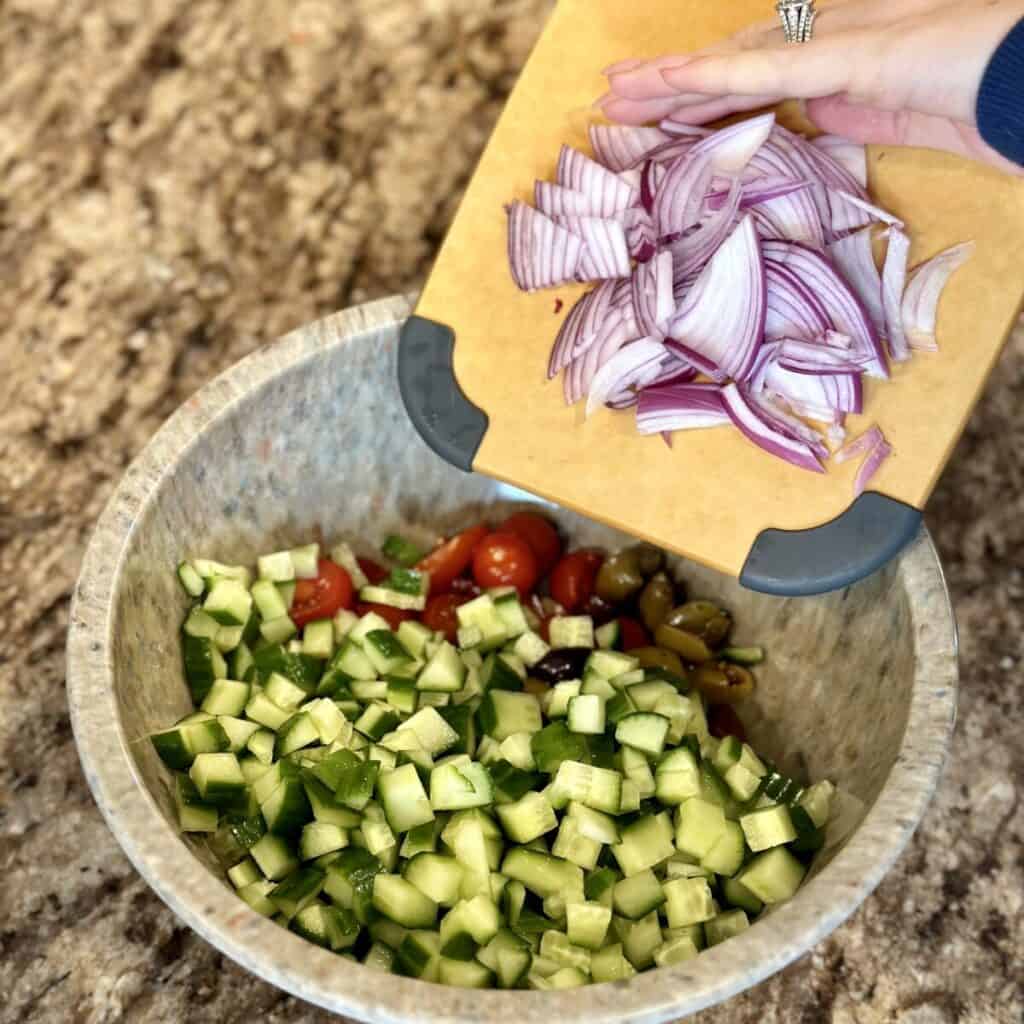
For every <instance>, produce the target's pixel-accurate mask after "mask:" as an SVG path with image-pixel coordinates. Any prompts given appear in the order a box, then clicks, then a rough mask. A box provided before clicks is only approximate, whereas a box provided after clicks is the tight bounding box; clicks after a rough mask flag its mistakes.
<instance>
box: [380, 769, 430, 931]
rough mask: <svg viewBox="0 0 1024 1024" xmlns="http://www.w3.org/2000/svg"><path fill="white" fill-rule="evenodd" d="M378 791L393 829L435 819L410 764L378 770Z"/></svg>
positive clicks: (405, 828)
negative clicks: (387, 769) (387, 770)
mask: <svg viewBox="0 0 1024 1024" xmlns="http://www.w3.org/2000/svg"><path fill="white" fill-rule="evenodd" d="M377 792H378V794H379V795H380V802H381V806H382V807H383V808H384V813H385V815H387V819H388V824H389V825H390V826H391V829H392V831H394V832H408V831H409V829H411V828H416V826H417V825H423V824H426V822H428V821H433V820H434V811H433V808H432V807H431V805H430V800H429V798H428V797H427V793H426V790H425V789H424V788H423V783H422V782H421V781H420V777H419V773H418V772H417V771H416V768H415V767H414V766H413V765H411V764H405V765H402V766H401V767H400V768H396V769H395V770H394V771H391V772H383V773H381V775H379V776H378V778H377ZM410 927H412V926H411V925H410Z"/></svg>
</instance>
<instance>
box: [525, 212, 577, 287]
mask: <svg viewBox="0 0 1024 1024" xmlns="http://www.w3.org/2000/svg"><path fill="white" fill-rule="evenodd" d="M582 255H583V242H582V241H581V240H580V239H578V238H577V237H576V236H575V235H573V234H572V233H571V232H569V231H566V230H565V228H562V227H559V226H558V225H557V224H556V223H555V222H554V221H553V220H551V219H550V218H549V217H545V216H544V215H543V214H542V213H538V212H537V211H536V210H534V209H533V208H532V207H529V206H527V205H526V204H525V203H521V202H518V201H517V202H514V203H512V204H511V205H510V206H509V207H508V261H509V266H510V268H511V270H512V278H513V280H514V281H515V283H516V285H517V286H518V287H519V288H521V289H522V290H523V291H531V292H532V291H536V290H537V289H538V288H550V287H553V286H554V285H559V284H567V283H568V282H569V281H572V280H574V279H575V277H576V273H577V271H578V270H579V265H580V259H581V258H582Z"/></svg>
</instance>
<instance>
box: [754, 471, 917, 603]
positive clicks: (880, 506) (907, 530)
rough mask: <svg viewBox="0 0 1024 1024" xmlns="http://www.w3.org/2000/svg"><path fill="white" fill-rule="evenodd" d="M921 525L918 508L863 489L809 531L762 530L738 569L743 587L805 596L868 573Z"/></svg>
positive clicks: (836, 587) (905, 542)
mask: <svg viewBox="0 0 1024 1024" xmlns="http://www.w3.org/2000/svg"><path fill="white" fill-rule="evenodd" d="M920 528H921V513H920V512H919V511H918V510H917V509H916V508H913V507H911V506H910V505H905V504H903V502H901V501H896V500H895V499H894V498H889V497H886V496H885V495H884V494H877V493H875V492H874V491H868V492H866V493H864V494H862V495H861V496H860V497H859V498H857V500H856V501H855V502H854V503H853V504H852V505H851V506H850V507H849V508H848V509H847V510H846V511H845V512H844V513H843V514H842V515H839V516H837V517H836V518H835V519H833V520H832V521H831V522H829V523H824V524H823V525H821V526H815V527H813V528H811V529H809V530H764V531H763V532H762V533H761V534H760V535H759V536H758V538H757V540H756V541H754V546H753V547H752V548H751V549H750V554H749V555H748V556H747V561H746V563H745V564H744V566H743V572H742V573H740V583H742V584H743V586H745V587H747V588H748V589H749V590H757V591H760V592H761V593H763V594H776V595H778V596H780V597H808V596H810V595H813V594H825V593H828V592H829V591H830V590H839V589H840V588H842V587H848V586H849V585H850V584H851V583H856V582H857V581H858V580H861V579H863V578H864V577H865V576H870V575H871V573H873V572H874V571H875V570H876V569H880V568H881V567H882V566H883V565H885V564H886V562H888V561H889V560H890V559H892V558H894V557H895V556H896V555H898V554H899V553H900V551H902V550H903V548H904V547H905V546H906V545H907V544H909V543H910V541H912V540H913V539H914V537H916V536H917V533H918V530H920Z"/></svg>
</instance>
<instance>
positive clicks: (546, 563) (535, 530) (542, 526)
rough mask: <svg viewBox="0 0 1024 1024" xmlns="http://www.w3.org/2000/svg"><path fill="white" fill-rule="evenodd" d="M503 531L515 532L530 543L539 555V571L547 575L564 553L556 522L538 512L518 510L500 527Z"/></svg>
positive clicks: (535, 553)
mask: <svg viewBox="0 0 1024 1024" xmlns="http://www.w3.org/2000/svg"><path fill="white" fill-rule="evenodd" d="M498 529H499V530H500V531H501V532H502V533H514V534H515V535H516V536H517V537H522V539H523V540H525V541H526V543H527V544H529V545H530V547H531V549H532V550H533V553H534V555H536V556H537V572H538V573H539V574H540V575H541V576H547V574H548V573H549V572H551V570H552V568H553V567H554V565H555V562H557V561H558V558H559V556H560V555H561V553H562V541H561V540H560V539H559V536H558V531H557V530H556V529H555V527H554V524H553V523H552V522H551V521H550V520H548V519H545V518H544V517H543V516H539V515H537V513H536V512H517V513H516V514H515V515H514V516H509V517H508V519H506V520H505V522H503V523H502V524H501V526H499V527H498Z"/></svg>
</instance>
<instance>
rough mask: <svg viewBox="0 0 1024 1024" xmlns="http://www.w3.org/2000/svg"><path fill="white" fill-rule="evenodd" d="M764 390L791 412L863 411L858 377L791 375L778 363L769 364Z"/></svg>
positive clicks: (813, 373)
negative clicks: (799, 410) (804, 409)
mask: <svg viewBox="0 0 1024 1024" xmlns="http://www.w3.org/2000/svg"><path fill="white" fill-rule="evenodd" d="M763 380H764V386H765V389H766V390H768V391H774V392H775V393H777V394H779V395H782V397H783V398H785V399H786V401H787V402H788V403H789V404H790V405H792V406H793V407H794V408H796V407H798V406H799V407H800V408H813V409H820V410H828V411H829V416H828V418H829V419H831V412H832V411H833V410H834V411H838V412H853V413H859V412H861V410H862V409H863V407H864V388H863V385H862V383H861V377H860V374H859V373H850V372H838V373H837V372H828V373H825V372H822V371H814V372H810V371H806V370H805V371H794V370H791V369H788V368H787V367H785V366H783V365H782V364H781V363H778V362H776V363H772V364H769V366H768V367H767V369H766V370H765V372H764V377H763Z"/></svg>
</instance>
